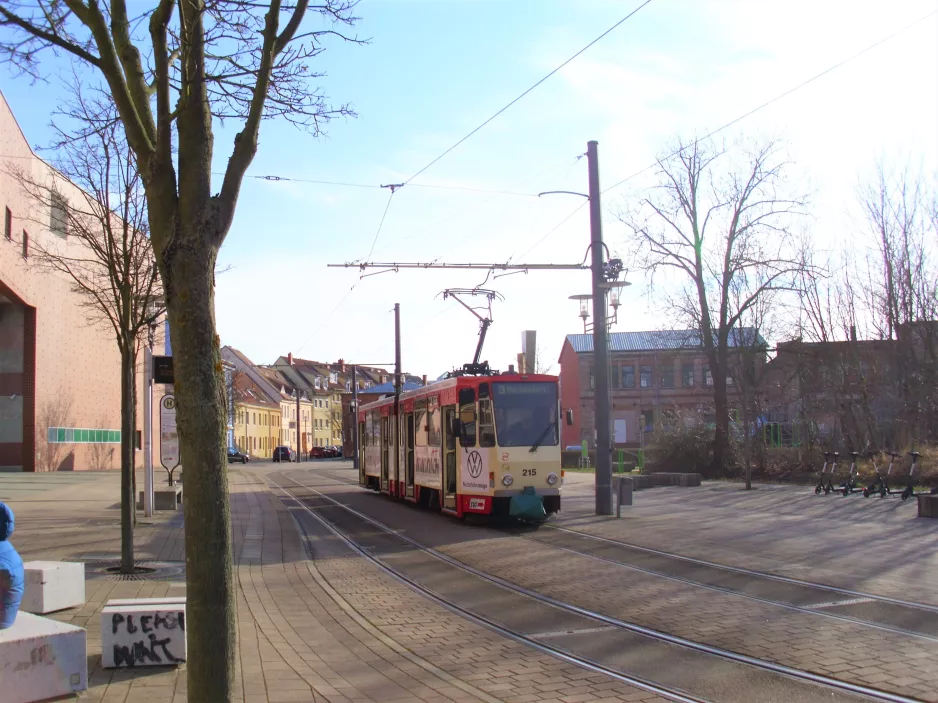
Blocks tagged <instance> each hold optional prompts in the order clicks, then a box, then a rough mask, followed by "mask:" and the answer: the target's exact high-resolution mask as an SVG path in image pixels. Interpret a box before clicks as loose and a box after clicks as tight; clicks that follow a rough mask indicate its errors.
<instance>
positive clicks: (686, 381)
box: [681, 364, 694, 388]
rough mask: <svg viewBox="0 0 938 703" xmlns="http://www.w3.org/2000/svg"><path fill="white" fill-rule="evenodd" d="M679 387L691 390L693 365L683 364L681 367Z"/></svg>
mask: <svg viewBox="0 0 938 703" xmlns="http://www.w3.org/2000/svg"><path fill="white" fill-rule="evenodd" d="M681 385H682V386H684V387H685V388H691V387H693V385H694V365H693V364H684V365H683V366H681Z"/></svg>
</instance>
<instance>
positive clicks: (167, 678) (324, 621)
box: [0, 467, 661, 703]
mask: <svg viewBox="0 0 938 703" xmlns="http://www.w3.org/2000/svg"><path fill="white" fill-rule="evenodd" d="M251 468H252V469H253V467H251ZM138 478H139V479H140V483H141V485H142V477H138ZM43 481H45V482H46V483H45V485H44V486H41V487H39V486H40V484H41V483H42V482H43ZM118 483H119V477H118V476H116V475H115V474H113V473H102V474H97V475H92V474H81V475H77V474H76V476H75V477H68V478H67V479H66V480H62V479H61V477H58V476H48V475H46V476H42V475H40V476H33V477H29V480H27V481H25V482H24V481H22V480H21V479H20V478H18V479H17V482H16V483H15V484H14V483H12V482H7V481H4V479H3V478H2V477H0V499H3V500H5V501H7V502H9V503H10V505H11V506H12V507H13V509H14V510H15V511H16V515H17V531H16V533H15V535H14V536H15V537H16V539H15V544H16V546H17V548H18V549H19V551H20V553H21V555H22V556H23V558H24V560H27V561H28V560H33V559H49V560H84V561H88V562H96V561H97V562H100V561H104V560H107V559H110V560H112V561H113V560H115V559H116V558H117V555H119V552H120V535H119V524H120V516H119V508H118V505H117V504H116V501H115V500H114V497H115V496H116V495H117V485H118ZM230 488H231V507H232V530H233V537H234V559H235V565H236V568H235V578H236V581H237V583H236V596H237V626H238V640H239V654H238V660H237V675H238V685H237V690H236V700H237V701H240V702H241V703H261V702H264V703H281V702H283V703H286V702H287V701H329V702H330V703H333V702H334V703H344V702H346V701H424V702H425V703H437V702H442V701H456V702H457V703H461V702H463V701H486V702H490V701H511V703H528V702H529V701H531V702H533V701H543V702H544V703H561V702H562V703H579V702H580V701H609V702H612V701H616V702H618V701H658V700H661V699H660V698H658V697H657V696H655V695H653V694H649V693H646V692H644V691H641V690H639V689H635V688H633V687H630V686H627V685H623V684H621V683H619V682H616V681H614V680H612V679H610V678H609V677H606V676H603V675H598V674H595V673H593V672H589V671H587V670H584V669H581V668H579V667H576V666H574V665H570V664H565V663H563V662H561V661H560V660H556V659H554V658H552V657H549V656H548V655H544V654H541V653H539V652H536V651H534V650H531V649H529V648H527V647H525V646H523V645H520V644H517V643H513V642H511V641H509V640H506V639H505V638H503V637H501V636H499V635H497V634H496V633H493V632H490V631H489V630H487V629H485V628H482V627H479V626H476V625H474V624H472V623H469V622H467V621H466V620H464V619H463V618H460V617H459V616H457V615H455V614H453V613H450V612H449V611H447V610H445V609H443V608H441V607H439V606H436V605H434V604H432V603H429V602H428V601H426V600H425V599H423V598H422V597H421V596H419V595H417V594H415V593H414V592H413V591H412V590H411V589H409V588H408V587H407V586H405V585H403V584H400V583H399V582H397V581H395V580H394V579H391V578H389V577H387V576H386V575H384V574H383V573H381V572H380V571H379V570H377V569H376V568H375V567H374V566H373V565H371V564H369V563H368V562H367V561H366V560H364V559H363V558H361V557H358V556H350V555H348V554H346V555H341V556H329V557H326V558H323V559H321V560H315V561H310V560H309V559H307V556H306V552H305V549H304V546H303V541H302V539H301V537H300V534H299V532H298V529H297V526H296V525H295V523H294V521H293V518H292V517H291V516H290V514H289V512H288V510H287V509H286V508H285V507H284V506H283V504H282V503H281V502H280V501H279V500H278V499H277V498H276V497H275V496H274V495H273V494H272V493H271V492H270V491H268V489H267V487H266V486H265V485H264V484H263V482H262V481H261V479H260V478H259V476H258V475H256V472H255V471H231V472H230ZM139 520H140V523H139V524H138V528H137V530H136V531H135V553H136V558H137V559H138V561H144V560H153V561H161V562H169V563H175V564H177V565H178V567H179V568H182V567H184V562H185V554H184V548H183V537H182V520H181V513H176V514H173V513H158V514H157V515H156V516H155V517H154V518H143V517H142V512H141V513H140V514H139ZM315 546H316V545H315V542H314V543H313V547H314V549H315ZM333 549H334V546H333ZM86 577H87V580H86V603H85V605H84V606H82V607H81V608H76V609H71V610H66V611H61V612H59V613H52V614H50V615H49V617H52V618H54V619H57V620H61V621H63V622H70V623H73V624H75V625H78V626H81V627H84V628H86V630H87V632H88V654H89V689H88V691H87V693H85V694H84V695H83V696H82V698H83V699H84V700H88V701H94V702H95V703H97V702H101V703H117V702H121V703H135V702H136V701H146V703H182V702H183V701H186V666H185V664H183V665H181V666H179V667H175V668H146V669H137V670H128V669H121V670H114V669H103V668H102V667H101V657H100V651H101V631H100V611H101V608H102V607H103V606H104V604H105V603H106V602H107V601H108V600H109V599H114V598H146V597H161V596H167V595H184V594H185V583H184V579H183V578H182V575H181V574H180V575H179V576H178V577H173V578H172V579H165V580H138V581H124V580H117V579H115V578H109V577H102V576H101V575H98V574H91V573H90V572H89V573H86Z"/></svg>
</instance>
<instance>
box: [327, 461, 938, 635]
mask: <svg viewBox="0 0 938 703" xmlns="http://www.w3.org/2000/svg"><path fill="white" fill-rule="evenodd" d="M320 473H321V474H322V475H324V476H325V477H326V478H328V479H330V480H334V481H338V482H340V483H344V484H347V485H355V486H357V485H358V482H357V481H355V480H352V479H349V478H347V477H344V476H340V475H338V474H337V473H336V472H335V471H334V470H331V471H328V472H325V471H323V472H320V471H317V474H320ZM508 531H509V532H510V533H511V534H514V535H515V536H518V537H521V538H523V539H527V540H530V541H533V542H537V543H538V544H543V545H545V546H549V547H553V548H556V549H558V550H560V551H564V552H567V553H571V554H575V555H579V556H583V557H586V558H589V559H595V560H598V561H601V562H604V563H606V564H609V565H610V566H614V567H618V568H623V569H627V570H630V571H635V572H639V573H644V574H647V575H649V576H654V577H657V578H663V579H666V580H669V581H674V582H677V583H684V584H686V585H689V586H694V587H699V588H703V589H705V590H710V591H714V592H720V593H725V594H728V595H733V596H738V597H740V598H743V599H746V600H750V601H753V602H758V603H764V604H767V605H772V606H777V607H781V608H784V609H786V610H791V611H793V612H800V613H803V614H807V615H813V616H816V617H819V618H826V619H830V620H835V621H836V620H839V621H842V622H849V623H853V624H856V625H860V626H863V627H869V628H872V629H876V630H880V631H882V632H889V633H892V634H897V635H902V636H906V637H913V638H917V639H921V640H924V641H931V642H938V606H935V605H931V604H928V603H919V602H915V601H908V600H903V599H899V598H892V597H889V596H884V595H880V594H875V593H868V592H864V591H858V590H854V589H847V588H840V587H837V586H832V585H830V584H823V583H817V582H813V581H807V580H804V579H797V578H792V577H788V576H782V575H779V574H772V573H768V572H764V571H756V570H754V569H746V568H743V567H737V566H729V565H726V564H718V563H716V562H712V561H707V560H705V559H699V558H695V557H689V556H686V555H682V554H676V553H673V552H668V551H664V550H660V549H654V548H651V547H646V546H642V545H638V544H633V543H630V542H626V541H624V540H617V539H612V538H609V537H603V536H601V535H594V534H592V533H589V532H583V531H581V530H574V529H571V528H569V527H565V526H562V525H556V524H551V523H547V524H545V525H542V526H541V527H540V528H539V529H538V530H537V531H536V532H532V531H531V530H525V529H515V528H509V530H508ZM551 532H554V533H559V534H561V535H563V536H566V537H570V538H573V540H575V541H576V542H578V544H571V541H570V540H562V539H555V538H552V537H548V536H546V534H545V533H551ZM587 543H595V544H596V545H601V546H600V547H589V546H587Z"/></svg>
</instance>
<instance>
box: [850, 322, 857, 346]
mask: <svg viewBox="0 0 938 703" xmlns="http://www.w3.org/2000/svg"><path fill="white" fill-rule="evenodd" d="M850 341H851V342H855V341H857V326H856V325H850Z"/></svg>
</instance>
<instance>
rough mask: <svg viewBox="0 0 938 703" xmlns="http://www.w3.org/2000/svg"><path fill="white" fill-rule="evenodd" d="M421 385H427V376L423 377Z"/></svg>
mask: <svg viewBox="0 0 938 703" xmlns="http://www.w3.org/2000/svg"><path fill="white" fill-rule="evenodd" d="M423 385H427V374H424V375H423Z"/></svg>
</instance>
